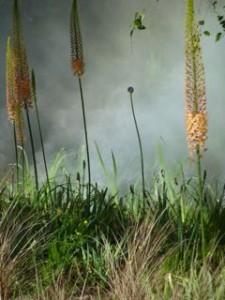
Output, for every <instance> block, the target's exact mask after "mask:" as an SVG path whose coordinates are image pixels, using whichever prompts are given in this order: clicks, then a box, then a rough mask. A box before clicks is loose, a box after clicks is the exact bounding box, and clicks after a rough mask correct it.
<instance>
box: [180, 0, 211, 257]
mask: <svg viewBox="0 0 225 300" xmlns="http://www.w3.org/2000/svg"><path fill="white" fill-rule="evenodd" d="M185 111H186V131H187V143H188V148H189V151H190V155H191V157H192V156H193V155H194V154H195V155H196V159H197V174H198V187H199V201H200V223H201V240H202V256H203V259H204V258H205V228H204V209H203V208H204V207H203V201H204V195H203V180H202V170H201V158H202V156H203V153H204V151H205V150H206V149H205V142H206V139H207V111H206V88H205V70H204V64H203V59H202V50H201V45H200V33H199V29H198V24H197V22H196V20H195V15H194V4H193V0H187V7H186V32H185Z"/></svg>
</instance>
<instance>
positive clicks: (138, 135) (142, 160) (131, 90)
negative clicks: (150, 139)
mask: <svg viewBox="0 0 225 300" xmlns="http://www.w3.org/2000/svg"><path fill="white" fill-rule="evenodd" d="M128 92H129V94H130V104H131V110H132V115H133V119H134V124H135V128H136V131H137V137H138V143H139V148H140V159H141V178H142V195H143V199H144V198H146V192H145V171H144V154H143V148H142V142H141V136H140V132H139V129H138V124H137V119H136V116H135V111H134V103H133V97H132V94H133V92H134V89H133V87H131V86H130V87H129V88H128Z"/></svg>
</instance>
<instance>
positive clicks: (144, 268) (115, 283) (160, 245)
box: [108, 215, 171, 300]
mask: <svg viewBox="0 0 225 300" xmlns="http://www.w3.org/2000/svg"><path fill="white" fill-rule="evenodd" d="M158 221H159V220H157V218H155V217H154V216H152V215H151V216H146V217H145V219H144V220H143V221H142V222H141V223H140V224H138V223H137V224H136V225H135V226H134V228H133V229H132V230H131V232H130V233H128V232H127V233H128V236H127V237H126V238H125V242H124V243H125V247H124V246H123V247H121V245H119V251H120V256H119V255H117V257H119V259H115V257H114V254H113V253H111V252H110V251H109V253H108V255H109V256H108V263H109V267H108V268H109V276H108V278H109V279H108V280H109V286H110V291H111V294H112V299H130V300H136V299H146V300H147V299H150V298H149V297H150V294H149V290H150V288H151V286H153V282H154V280H155V278H156V277H157V275H158V270H159V269H160V266H161V265H162V264H163V261H164V260H165V259H166V257H167V256H168V255H169V252H168V253H166V252H165V251H163V249H164V247H165V243H166V241H167V239H168V235H169V233H170V230H171V229H170V225H169V224H164V226H162V227H161V228H160V229H158V228H157V227H158V225H157V222H158ZM170 254H171V249H170ZM121 260H122V262H121Z"/></svg>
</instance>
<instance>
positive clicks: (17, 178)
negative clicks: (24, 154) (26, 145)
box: [13, 122, 19, 186]
mask: <svg viewBox="0 0 225 300" xmlns="http://www.w3.org/2000/svg"><path fill="white" fill-rule="evenodd" d="M13 135H14V145H15V155H16V186H18V182H19V158H18V148H17V146H18V145H17V138H16V125H15V122H13Z"/></svg>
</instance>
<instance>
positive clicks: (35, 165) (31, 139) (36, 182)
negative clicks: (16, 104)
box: [24, 103, 39, 191]
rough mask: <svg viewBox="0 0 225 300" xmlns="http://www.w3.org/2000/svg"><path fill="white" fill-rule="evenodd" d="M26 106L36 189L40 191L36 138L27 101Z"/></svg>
mask: <svg viewBox="0 0 225 300" xmlns="http://www.w3.org/2000/svg"><path fill="white" fill-rule="evenodd" d="M24 108H25V111H26V116H27V124H28V129H29V134H30V143H31V150H32V156H33V164H34V174H35V184H36V190H37V191H38V189H39V185H38V172H37V163H36V156H35V151H34V140H33V135H32V130H31V123H30V117H29V111H28V107H27V104H26V103H25V104H24Z"/></svg>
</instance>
